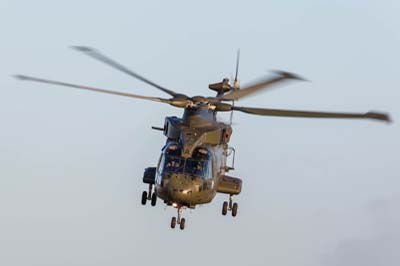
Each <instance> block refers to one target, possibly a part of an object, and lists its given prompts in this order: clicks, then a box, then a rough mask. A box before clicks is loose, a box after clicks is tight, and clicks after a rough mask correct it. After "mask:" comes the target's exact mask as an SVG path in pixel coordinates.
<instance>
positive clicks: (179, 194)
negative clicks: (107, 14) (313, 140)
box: [16, 46, 390, 230]
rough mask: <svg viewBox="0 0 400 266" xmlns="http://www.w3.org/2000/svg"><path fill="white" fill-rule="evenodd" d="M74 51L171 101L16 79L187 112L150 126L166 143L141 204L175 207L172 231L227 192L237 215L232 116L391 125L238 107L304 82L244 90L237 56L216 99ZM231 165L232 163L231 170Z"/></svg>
mask: <svg viewBox="0 0 400 266" xmlns="http://www.w3.org/2000/svg"><path fill="white" fill-rule="evenodd" d="M72 48H74V49H75V50H77V51H80V52H82V53H84V54H86V55H88V56H90V57H92V58H94V59H96V60H98V61H100V62H103V63H105V64H107V65H109V66H111V67H113V68H115V69H117V70H120V71H122V72H124V73H125V74H128V75H130V76H132V77H133V78H136V79H139V80H141V81H142V82H144V83H147V84H149V85H151V86H153V87H155V88H157V89H159V90H161V91H162V92H164V93H166V94H169V95H170V98H159V97H151V96H142V95H136V94H132V93H125V92H118V91H114V90H105V89H100V88H94V87H88V86H82V85H76V84H71V83H65V82H60V81H54V80H48V79H42V78H36V77H30V76H25V75H16V78H18V79H20V80H26V81H34V82H40V83H46V84H53V85H61V86H65V87H71V88H76V89H83V90H89V91H95V92H101V93H108V94H114V95H120V96H125V97H131V98H137V99H142V100H149V101H155V102H160V103H165V104H169V105H172V106H174V107H177V108H182V109H184V111H183V116H182V117H175V116H169V117H166V118H165V123H164V126H163V127H152V128H153V129H154V130H159V131H162V132H163V134H164V135H165V137H166V143H165V145H164V147H163V148H162V151H161V156H160V159H159V161H158V164H157V166H156V167H148V168H146V169H145V171H144V175H143V183H145V184H147V185H148V189H147V190H144V191H143V193H142V198H141V204H142V205H146V203H147V201H150V203H151V205H152V206H155V205H156V203H157V198H160V199H161V200H162V201H163V202H164V203H165V204H166V205H168V206H172V207H173V208H176V209H177V216H176V217H175V216H174V217H172V219H171V223H170V226H171V228H175V227H176V225H177V224H178V225H179V227H180V229H181V230H183V229H184V228H185V223H186V220H185V218H182V217H181V215H182V212H183V210H184V209H185V208H190V209H194V208H195V207H196V206H197V205H201V204H207V203H210V202H211V201H212V200H213V199H214V197H215V196H216V194H217V193H224V194H227V196H228V200H227V201H224V202H223V204H222V215H226V214H227V213H228V212H230V213H231V215H232V216H233V217H235V216H236V215H237V212H238V204H237V203H236V202H234V201H233V198H234V196H235V195H238V194H240V192H241V189H242V180H241V179H240V178H237V177H232V176H229V175H227V173H228V172H229V171H231V170H234V157H235V149H234V148H233V147H231V146H229V141H230V138H231V135H232V127H231V125H232V113H233V112H234V111H239V112H244V113H247V114H254V115H262V116H280V117H301V118H348V119H373V120H380V121H386V122H390V117H389V115H388V114H385V113H381V112H367V113H341V112H340V113H339V112H319V111H298V110H281V109H267V108H254V107H242V106H236V105H235V101H237V100H239V99H243V98H245V97H247V96H249V95H252V94H255V93H257V92H260V91H261V90H265V89H269V88H272V87H275V86H277V85H278V84H282V83H285V82H288V81H294V80H298V81H301V80H304V79H303V78H302V77H300V76H298V75H296V74H293V73H289V72H285V71H275V72H273V75H272V76H269V77H266V78H263V79H261V80H258V81H256V82H253V83H251V84H250V85H247V86H245V87H243V88H241V87H240V86H239V81H238V71H239V51H238V54H237V59H236V74H235V78H234V80H233V83H232V84H231V83H230V81H229V79H228V78H224V79H223V80H222V82H218V83H213V84H210V85H209V89H211V90H213V91H214V92H216V96H211V97H204V96H194V97H189V96H187V95H185V94H182V93H178V92H175V91H172V90H170V89H167V88H165V87H163V86H160V85H158V84H156V83H154V82H152V81H150V80H148V79H147V78H144V77H143V76H141V75H139V74H137V73H135V72H132V71H131V70H129V69H128V68H126V67H125V66H123V65H121V64H119V63H118V62H116V61H114V60H112V59H110V58H109V57H107V56H105V55H104V54H102V53H100V52H99V51H98V50H95V49H93V48H89V47H83V46H74V47H72ZM218 112H231V113H230V115H231V116H230V122H229V123H224V122H221V121H218V120H217V116H216V115H217V113H218ZM228 159H229V160H228ZM228 161H230V162H231V164H230V165H229V163H228Z"/></svg>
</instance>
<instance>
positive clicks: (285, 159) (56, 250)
mask: <svg viewBox="0 0 400 266" xmlns="http://www.w3.org/2000/svg"><path fill="white" fill-rule="evenodd" d="M192 2H193V1H190V3H189V1H156V0H153V1H142V2H139V1H62V2H61V1H19V0H13V1H11V0H10V1H7V0H0V32H1V39H0V47H1V49H0V265H7V266H17V265H18V266H25V265H29V266H30V265H41V266H42V265H62V266H64V265H65V266H66V265H96V266H98V265H140V264H142V265H160V264H161V263H162V264H165V265H173V264H178V263H182V264H184V265H191V266H197V265H216V264H217V263H218V264H220V265H275V266H277V265H285V266H288V265H293V266H319V265H327V266H339V265H340V266H354V265H360V266H361V265H362V266H378V265H385V266H395V265H396V266H397V265H399V263H400V255H399V254H400V253H399V252H398V247H399V246H400V229H399V224H400V214H399V203H400V180H399V178H400V157H399V155H400V138H399V136H400V130H399V129H400V127H399V118H400V116H399V112H400V104H399V100H400V88H399V84H400V73H399V69H400V68H399V62H400V50H399V47H400V31H399V29H400V17H399V12H400V2H399V1H395V0H383V1H369V0H366V1H355V0H353V1H349V0H346V1H345V0H340V1H322V0H321V1H317V0H305V1H297V2H295V1H208V0H207V1H200V2H198V3H192ZM70 45H87V46H93V47H97V48H98V49H99V50H101V51H103V52H104V53H106V54H107V55H109V56H111V57H113V58H114V59H116V60H118V61H120V62H122V63H124V64H125V65H126V66H128V67H130V68H131V69H133V70H134V71H137V72H138V73H141V74H143V75H144V76H146V77H148V78H150V79H152V80H154V81H155V82H158V83H160V84H162V85H164V86H166V87H168V88H170V89H172V90H177V91H181V92H183V93H186V94H189V95H199V94H200V95H206V96H212V95H213V92H212V91H210V90H208V88H207V86H208V84H209V83H214V82H219V81H221V80H222V78H223V77H230V76H231V75H233V73H234V67H235V54H236V50H237V48H240V49H241V62H240V71H239V79H240V81H241V83H242V84H246V82H251V81H252V80H254V79H257V78H259V77H263V76H265V75H267V74H268V72H269V71H270V70H274V69H283V70H287V71H291V72H295V73H298V74H300V75H302V76H304V77H305V78H307V79H309V80H311V82H296V83H290V84H288V85H287V86H284V87H279V88H276V89H274V90H271V91H268V92H264V93H261V94H258V95H256V96H253V97H249V98H248V99H244V100H243V101H240V104H241V105H244V106H255V107H270V108H288V109H305V110H327V111H361V112H364V111H368V110H382V111H386V112H389V113H390V114H391V115H392V118H393V119H394V123H393V124H391V125H387V124H385V123H381V122H372V121H343V120H319V119H317V120H312V119H291V118H270V117H259V116H250V115H247V114H241V113H237V114H235V115H234V123H235V127H234V132H233V135H232V139H231V144H232V145H233V146H234V147H235V148H236V151H237V156H236V165H235V167H236V170H235V171H234V172H232V173H231V174H232V175H233V176H238V177H240V178H242V179H243V181H244V184H243V190H242V194H241V195H240V196H238V197H237V198H236V201H237V202H238V203H239V212H238V216H237V217H236V218H232V217H230V216H226V217H223V216H222V215H221V206H222V202H223V201H224V200H226V199H227V196H225V195H221V196H217V197H216V198H215V200H214V201H213V202H212V203H211V204H209V205H204V206H200V207H198V208H196V209H195V210H193V211H186V212H185V214H184V217H185V218H186V219H187V228H186V229H185V231H180V230H179V229H175V230H171V229H170V228H169V223H170V219H171V216H173V215H175V210H174V209H171V208H166V207H165V206H163V205H162V204H160V203H161V201H159V202H158V203H159V204H158V205H157V206H156V207H155V208H152V207H150V206H146V207H143V206H141V204H140V197H141V193H142V190H143V189H146V186H145V185H144V184H143V183H142V175H143V170H144V168H145V167H148V166H154V165H155V164H156V162H157V160H158V157H159V154H160V149H161V147H162V146H163V144H164V142H165V139H164V137H163V135H162V134H160V132H157V131H152V130H151V129H150V128H151V126H162V125H163V121H164V117H165V116H167V115H181V110H180V109H175V108H173V107H170V106H167V105H166V106H164V105H161V104H158V103H152V102H142V101H139V100H135V99H130V98H124V97H118V96H112V95H101V94H95V93H91V92H85V91H76V90H72V89H67V88H59V87H55V86H50V85H43V84H35V83H26V82H25V83H24V82H19V81H16V80H14V79H13V78H12V77H11V75H12V74H16V73H21V74H28V75H34V76H39V77H44V78H51V79H58V80H63V81H69V82H73V83H79V84H86V85H91V86H98V87H102V88H108V89H115V90H120V91H126V92H132V93H137V94H142V95H154V96H163V97H165V96H166V95H163V94H162V92H160V91H158V90H156V89H154V88H152V87H150V86H148V85H146V84H143V83H141V82H140V81H137V80H134V79H132V78H130V77H129V76H127V75H125V74H123V73H119V72H118V71H115V70H113V69H110V68H109V67H107V66H105V65H102V64H100V63H99V62H96V61H94V60H92V59H91V58H88V57H86V56H84V55H82V54H79V53H77V52H76V51H73V50H72V49H70V48H69V46H70ZM220 118H221V119H222V120H224V119H225V120H228V119H229V116H228V115H221V117H220Z"/></svg>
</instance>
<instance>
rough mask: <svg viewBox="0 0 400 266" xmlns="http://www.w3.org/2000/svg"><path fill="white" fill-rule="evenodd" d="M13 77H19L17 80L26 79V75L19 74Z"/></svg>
mask: <svg viewBox="0 0 400 266" xmlns="http://www.w3.org/2000/svg"><path fill="white" fill-rule="evenodd" d="M13 77H14V78H16V79H19V80H26V79H28V77H27V76H24V75H19V74H16V75H13Z"/></svg>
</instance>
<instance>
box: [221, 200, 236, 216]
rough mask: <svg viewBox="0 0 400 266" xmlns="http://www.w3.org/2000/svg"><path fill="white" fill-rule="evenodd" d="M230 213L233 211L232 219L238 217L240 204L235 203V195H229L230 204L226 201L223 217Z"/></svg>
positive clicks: (223, 207) (223, 206)
mask: <svg viewBox="0 0 400 266" xmlns="http://www.w3.org/2000/svg"><path fill="white" fill-rule="evenodd" d="M228 211H231V214H232V217H235V216H236V215H237V211H238V204H237V203H236V202H235V203H234V202H233V195H229V203H228V202H226V201H224V203H223V204H222V215H226V214H227V213H228Z"/></svg>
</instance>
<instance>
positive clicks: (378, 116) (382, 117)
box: [366, 112, 393, 124]
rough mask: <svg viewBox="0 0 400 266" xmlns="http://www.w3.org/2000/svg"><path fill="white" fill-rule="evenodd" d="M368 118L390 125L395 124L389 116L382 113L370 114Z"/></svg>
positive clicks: (367, 115)
mask: <svg viewBox="0 0 400 266" xmlns="http://www.w3.org/2000/svg"><path fill="white" fill-rule="evenodd" d="M366 117H368V118H371V119H376V120H381V121H385V122H387V123H389V124H390V123H392V122H393V121H392V119H391V117H390V115H389V114H386V113H381V112H368V113H367V114H366Z"/></svg>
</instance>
